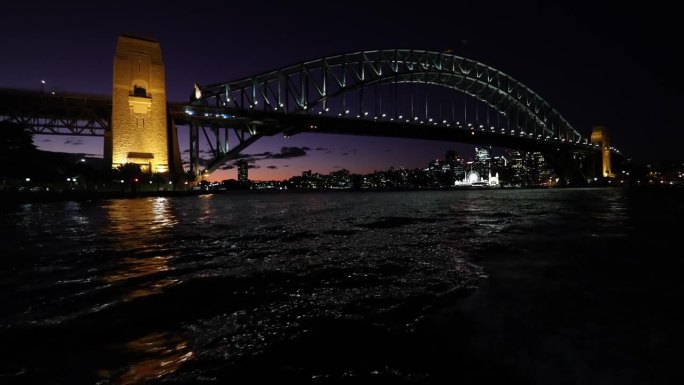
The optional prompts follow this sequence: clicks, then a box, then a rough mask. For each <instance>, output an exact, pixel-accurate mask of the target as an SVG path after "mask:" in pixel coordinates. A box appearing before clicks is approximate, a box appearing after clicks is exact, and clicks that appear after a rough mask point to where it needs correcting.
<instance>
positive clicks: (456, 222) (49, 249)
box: [0, 190, 681, 384]
mask: <svg viewBox="0 0 684 385" xmlns="http://www.w3.org/2000/svg"><path fill="white" fill-rule="evenodd" d="M680 211H681V210H680ZM648 213H649V212H648V211H645V212H644V213H643V215H644V216H648V215H649V214H648ZM640 215H641V214H640ZM1 221H2V222H0V223H2V224H3V226H4V227H3V233H4V234H12V237H15V238H16V239H19V240H20V241H18V242H8V241H7V240H6V239H3V240H2V242H3V243H2V245H3V246H4V247H5V249H6V250H8V252H7V253H8V256H10V257H12V256H13V257H14V258H15V259H14V261H15V262H14V264H13V265H11V266H10V268H8V269H5V270H3V271H1V272H0V277H2V280H0V283H2V282H9V283H10V285H9V288H10V289H12V290H6V291H5V294H0V295H4V296H5V297H3V298H4V299H6V300H5V302H6V303H8V306H6V307H5V309H6V310H5V311H6V312H8V316H7V317H3V318H2V326H3V328H0V333H2V331H3V330H8V331H11V332H12V334H11V335H17V334H16V333H17V331H18V332H19V333H21V332H24V333H25V334H20V335H26V336H28V337H26V338H29V339H30V338H31V337H30V336H31V333H32V331H33V329H31V328H32V327H35V328H37V329H38V331H41V332H42V333H43V335H45V336H48V338H41V339H40V340H37V341H32V344H33V345H36V346H38V347H40V349H41V351H44V352H45V353H44V357H48V358H43V357H41V358H33V359H27V362H28V364H27V365H28V369H26V370H25V371H24V372H25V373H27V374H25V375H26V376H34V377H27V378H28V379H29V380H32V381H29V380H27V381H26V382H34V383H41V382H43V383H44V382H47V380H46V379H45V378H43V377H40V375H41V373H50V371H51V370H52V371H55V370H57V369H58V367H59V366H68V364H69V363H70V361H69V360H70V358H68V357H63V356H61V354H62V353H63V346H62V345H60V344H59V343H58V344H57V345H56V346H57V347H52V346H50V342H49V341H50V340H51V339H53V338H57V337H58V336H59V335H62V334H64V335H67V336H71V337H69V340H68V344H69V346H73V349H72V351H71V353H72V355H73V357H74V358H73V360H74V361H81V362H80V363H78V364H75V367H76V368H77V369H75V371H74V372H73V374H71V375H65V376H64V379H63V380H57V381H56V382H57V383H73V382H83V383H93V382H94V381H88V380H83V377H85V376H86V375H85V374H84V372H87V373H92V374H93V375H95V373H96V376H97V381H100V383H102V384H115V383H116V384H118V383H120V384H139V383H147V382H155V381H157V380H158V381H169V382H174V381H175V382H174V383H185V382H193V381H187V380H188V379H190V380H192V379H193V378H194V377H193V376H202V375H204V373H203V372H202V370H204V369H206V370H208V371H209V372H211V373H212V375H209V376H208V377H212V376H213V375H214V374H216V373H218V374H219V377H221V374H222V375H223V377H222V378H223V379H228V380H230V379H232V377H231V376H232V375H233V374H234V370H235V368H236V367H240V365H241V364H244V363H245V362H247V363H251V362H260V363H263V362H264V361H259V360H266V361H265V365H266V366H268V367H269V368H270V369H274V368H275V369H278V370H285V369H283V367H287V368H292V367H294V368H300V369H297V370H301V371H303V373H309V374H311V373H314V374H315V375H316V376H319V375H320V376H322V377H320V378H329V379H330V381H331V382H332V383H335V381H337V380H340V381H338V382H341V381H342V380H341V378H346V377H344V376H347V375H348V374H349V373H357V374H358V373H361V372H363V371H364V370H367V372H368V373H376V374H375V375H377V373H378V372H379V373H380V374H383V373H384V375H386V376H389V378H401V379H403V380H406V381H409V380H410V379H411V378H412V377H411V373H419V372H420V373H424V372H425V370H424V368H415V367H412V366H411V364H404V365H403V366H402V364H401V362H404V361H402V359H403V358H401V357H409V358H410V360H415V361H420V360H421V357H422V356H423V354H422V353H421V352H423V351H422V350H420V349H418V348H416V349H414V347H415V346H418V347H421V346H422V347H425V346H423V345H420V343H417V342H415V340H412V338H414V333H416V330H420V327H421V325H423V324H424V323H425V322H426V320H429V319H430V317H431V316H434V312H436V311H440V310H439V308H440V306H452V305H453V304H454V303H457V301H458V298H461V297H462V296H464V295H466V294H468V293H470V292H472V290H474V289H475V288H477V287H478V286H479V285H481V282H483V279H485V277H487V276H491V275H490V274H489V272H487V271H484V270H483V268H482V266H480V265H484V264H482V263H481V262H484V261H487V260H488V259H490V258H493V257H496V258H498V259H497V263H499V264H504V265H505V266H506V274H503V275H502V274H499V275H498V277H499V279H504V278H505V279H513V278H514V279H516V280H523V279H531V278H534V279H539V280H541V281H540V282H544V281H543V280H544V279H547V280H551V279H550V278H548V277H545V275H544V274H540V273H539V270H540V269H551V268H553V267H554V263H557V258H559V257H562V258H565V259H567V260H574V259H578V260H580V259H582V258H584V260H589V259H590V258H589V257H596V259H599V257H603V256H604V255H603V254H600V255H599V254H598V253H597V254H596V255H594V254H593V253H594V250H602V251H601V253H604V252H605V251H606V250H607V247H605V246H602V242H606V241H610V242H613V243H611V246H615V243H616V242H618V245H619V243H620V242H635V241H632V240H631V239H628V237H627V235H628V233H629V232H631V231H634V229H637V228H638V229H641V230H644V228H646V226H644V225H643V224H639V222H638V221H635V211H634V209H633V207H632V204H631V201H630V200H629V199H627V198H626V195H625V193H624V192H623V191H622V190H558V191H553V190H548V191H547V190H537V191H529V190H527V191H523V190H520V191H515V190H513V191H511V190H501V191H498V190H497V191H445V192H406V193H378V194H372V193H370V194H369V193H312V194H225V195H206V196H201V197H187V198H145V199H128V200H111V201H104V202H82V203H74V202H71V203H56V204H30V205H23V206H20V207H17V208H16V209H15V211H13V212H10V213H8V215H6V216H3V218H2V219H1ZM649 225H650V222H649ZM639 226H641V227H639ZM654 228H655V227H654ZM646 230H649V229H648V228H646ZM651 232H654V231H653V230H651ZM658 236H659V235H658V233H657V232H654V237H655V238H657V237H658ZM599 240H600V242H599ZM615 240H617V241H615ZM661 241H662V240H661ZM632 246H638V244H636V245H632ZM602 248H603V249H602ZM622 250H623V251H624V250H629V248H624V249H622ZM604 254H605V253H604ZM496 258H494V259H496ZM554 258H556V260H554ZM524 260H527V262H526V263H527V264H526V265H525V264H521V262H520V261H524ZM521 266H522V267H521ZM563 268H565V266H564V267H563ZM544 271H546V270H543V271H542V273H543V272H544ZM568 271H570V272H572V271H580V272H582V277H584V276H585V275H587V274H588V273H585V272H584V271H585V267H584V266H581V267H577V266H573V265H571V266H570V269H569V270H568ZM586 272H591V268H588V269H586ZM565 274H569V273H565ZM502 277H503V278H502ZM556 278H559V281H560V280H562V278H563V276H562V275H560V276H559V277H556ZM554 279H555V278H554ZM582 279H584V278H582ZM487 281H489V280H485V281H484V282H487ZM577 282H579V281H576V282H575V283H573V282H570V283H568V282H564V283H563V285H564V286H566V287H567V286H572V285H577V286H580V284H579V283H577ZM552 283H553V284H554V285H555V283H554V282H552ZM582 283H583V282H582ZM556 286H561V285H555V286H549V288H551V289H552V288H553V287H556ZM5 287H8V284H5ZM515 288H516V286H515V285H513V286H512V287H511V288H509V287H506V290H505V291H503V293H504V294H503V295H507V293H508V292H509V290H510V292H511V293H514V294H511V295H512V296H514V300H515V301H518V303H517V304H516V306H518V305H519V302H520V301H524V299H525V298H528V297H529V296H530V295H531V294H534V293H537V292H534V293H531V292H524V291H523V292H522V293H515V291H514V290H515ZM15 289H16V290H15ZM582 290H585V289H584V288H582ZM586 290H587V291H591V286H589V287H588V288H587V289H586ZM597 292H600V291H597ZM7 293H11V295H10V294H7ZM506 301H510V299H508V298H506ZM522 305H525V304H524V303H523V304H522ZM522 305H521V306H522ZM504 306H508V305H504ZM511 306H512V305H511ZM509 307H510V306H509ZM516 308H517V307H516ZM521 308H522V307H521ZM505 309H506V308H505V307H502V310H505ZM497 314H498V313H496V312H495V314H494V316H493V318H491V317H489V316H491V314H490V313H486V316H483V319H484V320H485V321H486V322H490V323H494V322H495V321H496V320H499V319H500V318H501V317H500V316H499V315H497ZM526 314H528V313H526ZM529 314H532V315H534V312H529ZM502 322H503V321H502ZM535 322H537V321H535ZM538 322H542V321H538ZM504 326H505V325H504ZM49 327H55V328H57V329H55V330H56V331H52V329H49ZM81 332H85V333H86V334H85V336H86V337H80V336H81ZM51 333H52V334H51ZM88 333H90V334H88ZM485 334H486V333H485ZM383 338H384V340H383ZM418 339H419V340H420V338H418ZM437 339H440V336H438V337H437ZM91 340H94V342H93V341H91ZM331 341H332V342H331ZM396 341H399V342H400V343H397V342H396ZM402 344H405V345H406V346H407V347H402V346H401V345H402ZM412 344H413V345H412ZM10 346H13V345H11V344H10ZM283 346H285V348H282V347H283ZM459 346H460V345H459ZM278 347H280V348H281V349H284V350H281V351H278V350H277V349H278ZM51 349H52V350H51ZM374 349H375V350H374ZM453 349H454V350H458V348H457V347H454V348H453ZM274 351H275V352H277V353H274ZM283 351H284V352H283ZM84 352H85V353H84ZM278 352H279V353H278ZM416 352H419V353H416ZM91 353H92V357H91ZM269 354H273V356H269ZM264 357H275V358H268V359H272V361H268V359H267V358H264ZM331 357H332V358H331ZM387 357H389V358H387ZM324 358H325V361H322V360H323V359H324ZM317 360H318V361H317ZM281 361H282V362H286V363H282V362H281ZM319 361H320V362H319ZM366 361H367V362H368V363H365V362H366ZM312 362H313V363H312ZM397 362H399V363H397ZM2 365H8V364H0V368H2ZM391 365H396V366H394V367H393V366H391ZM367 366H372V368H368V367H367ZM188 367H191V368H192V369H187V368H188ZM198 367H199V368H203V369H197V368H198ZM46 368H47V369H46ZM378 368H380V369H378ZM193 370H196V371H197V372H192V371H193ZM287 370H290V369H287ZM5 372H7V373H8V372H10V371H9V370H6V371H5ZM275 373H280V372H275ZM341 373H342V374H341ZM368 373H366V374H368ZM0 374H2V373H0ZM254 374H255V375H259V374H260V373H254ZM261 374H263V373H261ZM69 376H72V377H69ZM79 376H81V377H79ZM274 376H276V375H275V374H274ZM340 376H342V377H340ZM392 376H394V377H392ZM73 377H75V378H77V379H78V380H83V381H70V379H72V378H73ZM317 378H318V377H317ZM385 379H387V378H385ZM409 382H410V381H409Z"/></svg>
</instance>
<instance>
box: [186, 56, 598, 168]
mask: <svg viewBox="0 0 684 385" xmlns="http://www.w3.org/2000/svg"><path fill="white" fill-rule="evenodd" d="M426 88H433V89H435V88H439V89H440V92H442V91H443V90H446V91H447V92H451V93H452V94H449V95H450V96H449V95H447V96H446V97H445V96H444V95H443V93H442V94H440V95H437V96H436V97H435V96H434V94H433V95H432V99H433V100H432V101H431V103H428V100H429V99H430V94H429V93H428V92H427V91H424V89H426ZM453 92H457V93H459V94H461V95H463V104H464V107H463V109H462V111H463V119H462V121H463V123H461V119H456V117H455V113H454V110H455V108H454V106H453V99H452V105H451V111H452V114H451V117H450V118H448V119H447V118H445V117H444V113H443V109H444V105H445V102H446V100H444V99H448V98H449V97H453ZM466 96H467V98H466ZM409 99H410V102H409V101H408V100H409ZM423 99H424V100H423ZM435 99H437V100H436V101H435ZM468 99H471V100H472V99H474V103H475V105H474V107H473V105H471V106H470V109H468V105H467V103H468ZM423 101H424V102H425V103H424V104H425V108H424V109H423ZM446 104H448V103H446ZM191 105H192V106H195V107H197V108H195V109H192V108H191V109H188V110H186V112H187V113H188V114H191V115H194V123H192V125H193V126H194V130H195V131H194V134H193V133H192V132H191V155H192V149H193V147H195V148H198V144H197V143H198V140H199V133H198V131H197V127H198V126H202V128H203V129H204V127H211V128H212V129H213V132H214V134H215V139H216V140H210V139H209V137H208V136H207V141H208V142H209V144H210V145H211V146H212V151H213V152H214V155H215V160H214V161H213V162H211V163H210V164H209V165H208V167H207V168H206V171H209V172H211V171H213V170H215V169H216V168H217V167H218V166H220V165H221V164H223V163H224V162H225V161H227V160H229V159H231V158H233V157H235V156H236V155H237V153H238V152H239V151H241V150H242V149H244V148H245V147H246V146H248V145H249V144H251V143H252V142H253V141H255V140H257V139H258V138H259V137H260V136H261V135H264V134H265V135H272V134H274V133H275V132H274V131H278V129H274V128H273V127H275V126H279V127H280V128H279V130H280V131H286V128H285V125H284V124H282V123H283V122H286V121H288V119H290V121H291V120H292V117H294V116H310V117H316V118H318V119H323V120H322V121H325V119H326V118H331V119H338V120H339V119H342V120H345V121H351V120H356V121H366V122H385V123H390V124H404V125H407V124H408V125H418V124H422V125H424V126H425V127H424V128H423V132H425V133H426V137H429V136H430V134H429V133H428V131H427V130H428V129H431V128H432V127H433V126H437V127H434V129H444V128H447V127H449V128H450V129H452V130H458V129H459V128H460V129H461V130H474V129H477V130H480V131H485V130H486V131H487V134H490V136H491V135H497V136H506V137H508V138H512V137H515V140H516V141H518V142H519V141H520V139H523V138H524V139H525V140H530V141H533V140H551V141H557V142H558V143H559V144H561V145H567V144H573V145H574V144H579V143H580V142H581V141H582V140H583V139H584V138H583V137H582V136H581V135H580V133H579V132H578V131H577V130H576V129H575V128H574V127H572V125H571V124H570V123H569V122H568V121H567V120H566V119H565V118H564V117H563V116H562V115H561V114H560V113H559V112H558V111H557V110H556V109H555V108H553V107H552V106H551V105H550V104H549V103H548V102H547V101H545V100H544V99H543V98H542V97H541V96H539V95H538V94H537V93H535V92H534V91H532V90H531V89H530V88H528V87H526V86H525V85H524V84H522V83H520V82H519V81H517V80H515V79H514V78H513V77H511V76H509V75H507V74H505V73H503V72H501V71H499V70H497V69H495V68H492V67H490V66H488V65H486V64H483V63H480V62H478V61H475V60H471V59H467V58H464V57H460V56H456V55H452V54H448V53H440V52H431V51H424V50H408V49H392V50H375V51H361V52H354V53H348V54H343V55H336V56H329V57H325V58H321V59H317V60H312V61H307V62H303V63H300V64H296V65H293V66H290V67H287V68H283V69H279V70H275V71H271V72H267V73H264V74H261V75H257V76H252V77H249V78H245V79H241V80H236V81H231V82H228V83H219V84H212V85H207V86H202V87H199V86H196V87H195V89H194V90H193V93H192V96H191ZM437 105H438V107H436V106H437ZM480 105H482V106H483V108H484V109H486V110H487V111H486V113H487V126H486V127H484V126H483V125H479V124H477V125H476V126H472V123H467V122H466V120H468V119H469V117H468V116H467V115H468V114H469V113H470V115H471V116H472V115H475V117H477V116H478V113H479V112H480ZM437 108H438V109H439V115H440V116H439V117H436V111H435V110H436V109H437ZM459 108H461V107H460V106H459ZM447 109H448V108H447ZM428 110H432V113H430V112H429V111H428ZM490 111H492V112H493V115H494V116H495V118H496V120H497V122H498V124H497V126H496V127H495V126H494V125H492V124H490ZM423 112H424V114H423ZM483 113H484V112H483ZM433 115H435V116H433ZM279 117H280V118H279ZM502 118H503V119H504V120H505V121H506V124H504V125H503V126H506V127H505V128H502V125H501V124H500V120H501V119H502ZM222 119H223V120H225V119H227V120H228V121H223V122H222ZM189 120H190V121H192V120H193V119H192V118H190V119H189ZM320 121H321V120H318V121H317V120H313V121H312V122H314V123H312V124H311V125H310V127H311V128H312V129H316V128H318V124H317V122H320ZM236 123H239V124H244V125H243V126H240V125H239V124H238V125H236ZM476 123H479V122H476ZM427 126H430V127H427ZM227 127H231V128H233V129H235V130H236V134H237V138H238V141H239V144H238V145H237V146H236V147H235V148H232V149H230V148H229V147H228V143H227V134H224V138H225V142H221V139H220V136H221V135H220V134H219V133H218V131H217V130H218V129H219V128H227ZM236 127H237V128H236ZM267 127H269V128H267ZM300 132H301V131H300ZM312 132H313V131H312ZM336 132H338V133H340V132H339V130H337V131H336ZM245 133H249V134H250V135H249V137H245ZM206 135H207V133H206V131H205V136H206ZM387 136H402V135H398V134H397V135H393V134H392V133H389V132H388V133H387ZM412 137H415V135H414V136H412ZM193 140H194V142H193ZM584 141H585V142H586V139H584ZM212 142H214V143H215V145H216V147H214V146H213V144H212ZM197 152H198V150H197ZM191 163H196V164H193V165H191V166H192V167H193V168H194V169H195V171H196V172H198V170H199V168H198V167H199V164H198V163H197V159H195V160H194V162H193V161H192V160H191Z"/></svg>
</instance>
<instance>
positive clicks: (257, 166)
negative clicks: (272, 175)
mask: <svg viewBox="0 0 684 385" xmlns="http://www.w3.org/2000/svg"><path fill="white" fill-rule="evenodd" d="M247 168H261V166H259V165H257V164H248V165H247Z"/></svg>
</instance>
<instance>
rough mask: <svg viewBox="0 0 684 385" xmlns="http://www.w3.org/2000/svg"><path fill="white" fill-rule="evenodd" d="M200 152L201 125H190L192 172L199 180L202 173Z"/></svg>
mask: <svg viewBox="0 0 684 385" xmlns="http://www.w3.org/2000/svg"><path fill="white" fill-rule="evenodd" d="M199 160H200V152H199V126H198V125H197V124H191V125H190V173H191V174H192V175H193V176H194V177H195V180H199V177H200V173H201V172H202V170H201V169H200V162H199Z"/></svg>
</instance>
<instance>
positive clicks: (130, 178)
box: [117, 163, 143, 191]
mask: <svg viewBox="0 0 684 385" xmlns="http://www.w3.org/2000/svg"><path fill="white" fill-rule="evenodd" d="M117 170H119V174H120V175H121V179H123V180H124V181H125V183H128V185H129V186H130V189H131V191H138V186H139V185H140V182H141V181H142V177H143V172H142V169H141V168H140V165H139V164H135V163H124V164H121V165H119V166H118V167H117Z"/></svg>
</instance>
